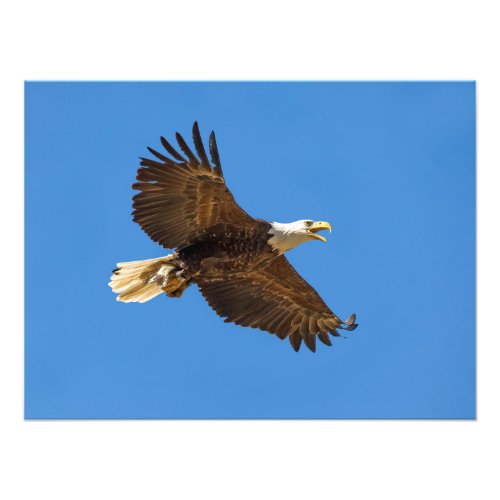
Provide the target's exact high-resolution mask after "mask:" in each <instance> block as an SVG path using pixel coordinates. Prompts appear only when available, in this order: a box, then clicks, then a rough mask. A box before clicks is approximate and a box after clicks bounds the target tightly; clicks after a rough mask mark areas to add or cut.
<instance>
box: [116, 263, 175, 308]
mask: <svg viewBox="0 0 500 500" xmlns="http://www.w3.org/2000/svg"><path fill="white" fill-rule="evenodd" d="M173 258H174V257H173V255H167V256H166V257H159V258H157V259H148V260H135V261H132V262H119V263H118V264H117V269H115V270H114V271H113V274H112V275H111V281H110V282H109V283H108V284H109V286H110V287H111V288H112V290H113V292H115V293H118V294H119V295H118V297H116V300H119V301H121V302H147V301H148V300H151V299H153V298H154V297H156V296H157V295H160V294H161V293H163V292H164V291H167V290H166V288H165V285H166V284H167V281H168V275H169V273H170V272H171V271H173V270H174V269H176V266H175V265H174V264H173V263H171V262H172V260H173Z"/></svg>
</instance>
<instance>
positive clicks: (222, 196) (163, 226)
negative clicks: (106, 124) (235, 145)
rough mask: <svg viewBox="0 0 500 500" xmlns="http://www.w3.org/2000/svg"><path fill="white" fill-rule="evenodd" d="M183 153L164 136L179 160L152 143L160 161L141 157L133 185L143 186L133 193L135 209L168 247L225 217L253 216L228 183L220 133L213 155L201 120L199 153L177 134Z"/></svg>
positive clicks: (238, 219) (197, 141)
mask: <svg viewBox="0 0 500 500" xmlns="http://www.w3.org/2000/svg"><path fill="white" fill-rule="evenodd" d="M176 139H177V142H178V144H179V147H180V148H181V150H182V152H183V153H184V154H185V155H186V157H187V158H185V157H183V156H182V155H181V154H179V153H178V152H177V151H176V150H175V149H174V148H173V147H172V146H171V145H170V143H169V142H168V141H167V140H166V139H164V138H163V137H162V138H161V142H162V145H163V147H164V148H165V150H166V152H167V153H168V154H169V155H170V156H171V157H172V158H174V159H171V158H169V157H167V156H165V155H164V154H162V153H159V152H158V151H155V150H154V149H152V148H148V149H149V151H150V152H151V154H153V155H154V156H155V157H156V158H157V160H150V159H147V158H141V160H142V161H141V165H142V168H140V169H139V170H138V172H137V180H138V182H137V183H135V184H134V185H133V186H132V187H133V188H134V189H137V190H139V191H140V193H138V194H136V195H135V196H134V202H133V207H134V211H133V213H132V215H133V218H134V221H136V222H137V223H138V224H140V226H141V227H142V229H143V230H144V231H145V232H146V233H147V234H148V236H149V237H150V238H151V239H152V240H153V241H156V242H158V243H160V244H161V245H163V246H164V247H165V248H176V247H179V246H182V245H183V244H185V243H187V242H188V241H189V240H190V239H191V238H193V237H194V236H195V235H196V234H197V233H199V232H200V231H202V230H203V229H206V228H208V227H210V226H212V225H214V224H217V223H220V222H226V223H235V224H239V223H243V222H249V221H252V220H253V218H252V217H250V215H248V214H247V213H246V212H245V211H244V210H243V209H242V208H241V207H240V206H239V205H238V204H237V203H236V201H235V200H234V198H233V195H232V194H231V192H230V191H229V189H228V188H227V186H226V183H225V182H224V176H223V174H222V168H221V165H220V159H219V152H218V150H217V143H216V141H215V134H214V133H213V132H212V133H211V134H210V141H209V151H210V157H211V159H212V164H213V165H212V164H211V163H210V161H209V160H208V157H207V154H206V152H205V148H204V147H203V142H202V140H201V136H200V131H199V128H198V124H197V123H196V122H195V123H194V125H193V142H194V145H195V149H196V153H197V155H198V156H196V155H195V154H194V153H193V152H192V151H191V149H190V148H189V146H188V145H187V144H186V142H185V141H184V139H183V138H182V136H181V135H180V134H179V133H177V134H176Z"/></svg>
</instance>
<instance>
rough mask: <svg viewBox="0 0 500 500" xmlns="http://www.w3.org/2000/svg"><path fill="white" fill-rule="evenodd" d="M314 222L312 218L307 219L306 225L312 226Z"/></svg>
mask: <svg viewBox="0 0 500 500" xmlns="http://www.w3.org/2000/svg"><path fill="white" fill-rule="evenodd" d="M312 223H313V221H312V220H306V221H305V224H306V227H311V226H312Z"/></svg>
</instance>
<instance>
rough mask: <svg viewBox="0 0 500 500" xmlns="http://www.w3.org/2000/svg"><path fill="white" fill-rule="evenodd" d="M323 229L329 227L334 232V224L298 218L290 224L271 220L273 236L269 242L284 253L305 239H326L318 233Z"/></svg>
mask: <svg viewBox="0 0 500 500" xmlns="http://www.w3.org/2000/svg"><path fill="white" fill-rule="evenodd" d="M323 229H329V230H330V232H332V226H330V224H329V223H328V222H323V221H316V222H315V221H312V220H297V221H295V222H290V223H288V224H283V223H281V222H271V229H270V230H269V234H270V235H271V238H269V240H268V243H269V244H270V245H271V246H272V247H273V248H274V249H276V250H277V251H278V252H279V253H284V252H287V251H288V250H291V249H292V248H295V247H296V246H297V245H300V244H301V243H304V242H305V241H310V240H321V241H326V238H324V237H323V236H320V235H319V234H317V233H318V231H322V230H323Z"/></svg>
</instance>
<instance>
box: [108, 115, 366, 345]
mask: <svg viewBox="0 0 500 500" xmlns="http://www.w3.org/2000/svg"><path fill="white" fill-rule="evenodd" d="M176 139H177V143H178V144H179V147H180V149H181V150H182V152H183V153H184V155H185V156H183V155H181V154H180V153H179V152H178V151H177V150H176V149H174V147H172V145H171V144H170V143H169V142H168V141H167V140H166V139H165V138H164V137H161V139H160V140H161V143H162V145H163V147H164V148H165V151H166V153H168V154H169V155H170V157H168V156H165V154H164V153H160V152H158V151H155V150H154V149H152V148H148V150H149V152H150V153H151V154H152V155H153V156H154V157H155V160H151V159H148V158H140V160H141V168H139V170H138V172H137V181H138V182H137V183H135V184H133V186H132V187H133V189H135V190H138V191H139V193H138V194H136V195H135V196H134V198H133V208H134V211H133V213H132V215H133V219H134V221H135V222H137V223H138V224H139V225H140V226H141V228H142V229H143V230H144V231H145V232H146V234H147V235H148V236H149V237H150V238H151V239H152V240H153V241H155V242H157V243H159V244H160V245H163V247H165V248H170V249H174V252H173V253H172V254H170V255H166V256H164V257H159V258H156V259H149V260H139V261H133V262H121V263H118V264H117V268H116V269H115V270H114V271H113V274H112V276H111V281H110V283H109V285H110V286H111V288H112V289H113V291H114V292H116V293H118V294H119V295H118V297H117V300H119V301H122V302H146V301H148V300H150V299H152V298H153V297H156V296H157V295H160V294H161V293H166V295H167V296H168V297H180V296H181V295H182V293H183V292H184V290H185V289H186V288H187V287H188V286H189V285H191V284H196V285H197V286H198V288H199V289H200V291H201V293H202V295H203V297H204V298H205V299H206V301H207V302H208V304H209V305H210V307H211V308H212V309H213V310H214V311H215V312H216V313H217V314H218V315H219V316H221V317H223V318H225V321H226V322H232V323H236V324H237V325H241V326H248V327H250V328H259V329H261V330H264V331H267V332H269V333H272V334H275V335H276V336H277V337H279V338H280V339H285V338H288V339H289V341H290V344H291V345H292V347H293V349H294V350H295V351H298V350H299V349H300V346H301V344H302V341H304V343H305V344H306V346H307V347H308V348H309V349H311V351H313V352H315V351H316V337H318V338H319V340H320V341H322V342H323V343H324V344H326V345H329V346H331V345H332V343H331V341H330V338H329V334H331V335H334V336H338V335H339V333H338V331H337V330H338V329H344V330H354V329H355V328H356V326H357V324H356V323H355V320H356V315H355V314H353V315H351V316H350V317H349V318H348V319H347V320H346V321H345V322H344V321H341V320H340V319H339V317H338V316H336V315H335V314H334V313H333V312H332V311H331V310H330V309H329V308H328V306H327V305H326V304H325V303H324V302H323V300H322V299H321V297H320V296H319V295H318V293H317V292H316V291H315V290H314V288H312V287H311V286H310V285H309V284H308V283H307V282H306V281H305V280H304V279H303V278H302V277H301V276H300V275H299V274H298V273H297V271H296V270H295V269H294V268H293V267H292V265H291V264H290V263H289V262H288V260H287V259H286V257H285V256H284V254H285V252H288V251H289V250H291V249H292V248H295V247H296V246H297V245H300V244H301V243H304V242H306V241H313V240H319V241H326V239H325V238H324V237H323V236H321V235H320V234H318V232H319V231H322V230H325V229H329V230H330V232H331V229H332V228H331V226H330V224H329V223H328V222H323V221H312V220H298V221H295V222H291V223H288V224H283V223H279V222H266V221H264V220H261V219H254V218H253V217H251V216H250V215H248V214H247V213H246V212H245V211H244V210H243V209H242V208H241V207H240V206H239V205H238V204H237V203H236V201H235V200H234V198H233V195H232V194H231V192H230V191H229V189H228V188H227V186H226V183H225V181H224V175H223V173H222V168H221V163H220V158H219V152H218V149H217V143H216V141H215V134H214V132H213V131H212V133H211V134H210V139H209V151H210V158H211V162H210V161H209V159H208V157H207V154H206V152H205V148H204V146H203V142H202V139H201V135H200V130H199V128H198V124H197V122H195V123H194V125H193V142H194V146H195V149H196V153H197V155H195V154H194V153H193V151H192V150H191V149H190V148H189V146H188V145H187V143H186V141H185V140H184V139H183V138H182V136H181V135H180V134H179V133H177V134H176Z"/></svg>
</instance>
